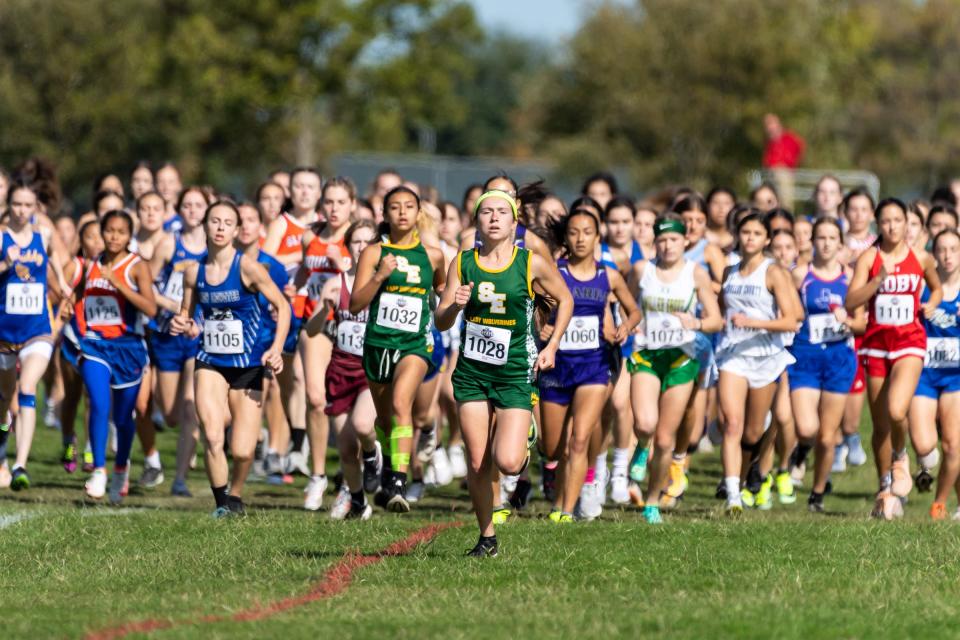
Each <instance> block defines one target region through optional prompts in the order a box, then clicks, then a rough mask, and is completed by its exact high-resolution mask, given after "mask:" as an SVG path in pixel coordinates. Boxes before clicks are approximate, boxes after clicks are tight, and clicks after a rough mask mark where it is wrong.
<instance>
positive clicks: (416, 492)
mask: <svg viewBox="0 0 960 640" xmlns="http://www.w3.org/2000/svg"><path fill="white" fill-rule="evenodd" d="M423 491H424V486H423V482H421V481H419V480H414V481H413V482H411V483H410V486H409V487H407V493H406V495H405V496H404V497H405V498H406V499H407V502H409V503H410V504H415V503H417V502H420V498H422V497H423Z"/></svg>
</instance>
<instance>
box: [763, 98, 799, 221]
mask: <svg viewBox="0 0 960 640" xmlns="http://www.w3.org/2000/svg"><path fill="white" fill-rule="evenodd" d="M763 128H764V130H765V131H766V134H767V144H766V145H765V147H764V149H763V168H764V169H769V170H772V172H773V176H774V180H775V181H776V183H777V187H778V190H779V192H780V201H781V202H782V203H783V204H784V205H785V206H787V207H789V208H791V209H792V208H793V170H794V169H796V168H797V166H798V165H799V164H800V160H801V159H802V158H803V150H804V147H805V143H804V141H803V138H801V137H800V136H798V135H797V134H796V133H794V132H793V131H789V130H787V129H784V128H783V123H781V122H780V117H779V116H777V115H776V114H773V113H768V114H767V115H765V116H764V117H763Z"/></svg>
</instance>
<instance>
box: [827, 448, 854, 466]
mask: <svg viewBox="0 0 960 640" xmlns="http://www.w3.org/2000/svg"><path fill="white" fill-rule="evenodd" d="M849 456H850V449H849V448H848V447H847V445H845V444H838V445H837V446H835V447H834V448H833V466H832V467H830V473H843V472H844V471H846V470H847V458H848V457H849Z"/></svg>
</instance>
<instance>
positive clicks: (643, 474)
mask: <svg viewBox="0 0 960 640" xmlns="http://www.w3.org/2000/svg"><path fill="white" fill-rule="evenodd" d="M649 457H650V450H649V449H648V448H647V447H641V446H640V445H639V444H638V445H637V448H636V449H634V450H633V459H632V460H630V479H631V480H633V481H634V482H636V483H639V484H642V483H643V481H644V480H646V479H647V459H648V458H649Z"/></svg>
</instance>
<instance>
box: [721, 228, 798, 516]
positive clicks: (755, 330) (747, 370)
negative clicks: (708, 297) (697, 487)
mask: <svg viewBox="0 0 960 640" xmlns="http://www.w3.org/2000/svg"><path fill="white" fill-rule="evenodd" d="M737 241H738V251H739V254H740V258H741V260H740V263H739V264H737V265H736V266H733V267H728V268H727V270H726V274H725V276H724V279H723V288H722V290H721V293H720V306H721V309H722V310H723V313H724V317H725V319H726V327H725V329H724V332H723V334H722V335H721V338H720V344H719V346H718V348H717V366H718V368H719V369H720V381H719V395H720V408H721V411H722V413H723V417H724V425H723V453H722V458H723V475H724V481H723V482H724V488H725V489H726V496H727V506H726V510H727V513H730V514H738V513H741V512H742V511H743V501H742V499H741V496H740V477H741V472H742V469H741V467H742V463H743V453H742V452H743V451H746V452H749V453H750V461H753V460H755V459H757V458H758V457H759V450H760V447H761V444H762V443H761V438H762V436H763V435H764V428H765V423H766V418H767V413H768V412H769V411H770V408H771V405H772V403H773V395H774V392H775V391H776V389H777V385H776V383H777V381H778V380H779V379H780V375H781V374H782V373H783V371H784V370H785V369H786V368H787V365H789V364H791V363H793V361H794V360H793V357H792V356H791V355H790V354H789V353H788V352H787V350H786V347H785V346H784V342H783V334H784V333H788V332H791V331H795V330H796V328H797V322H798V321H799V319H798V318H796V317H795V316H794V315H793V313H791V311H792V310H793V308H794V301H793V299H792V297H794V296H796V292H795V290H794V289H793V282H791V280H790V276H789V274H788V273H787V272H786V271H784V270H783V269H781V268H780V267H779V266H777V265H776V264H774V261H773V260H772V259H771V258H768V257H766V255H765V254H764V251H765V250H766V248H767V245H768V244H769V242H770V233H769V228H768V227H767V225H766V224H765V222H764V216H763V214H761V213H760V212H759V211H757V210H752V211H750V212H749V213H747V214H746V215H745V216H743V217H742V218H741V219H740V222H739V224H738V225H737Z"/></svg>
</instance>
